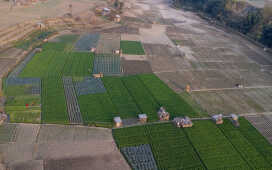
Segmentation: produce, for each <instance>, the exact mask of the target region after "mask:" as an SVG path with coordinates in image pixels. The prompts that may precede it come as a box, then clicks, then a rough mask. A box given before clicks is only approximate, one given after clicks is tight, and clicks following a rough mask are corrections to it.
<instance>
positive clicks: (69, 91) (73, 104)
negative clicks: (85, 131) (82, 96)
mask: <svg viewBox="0 0 272 170" xmlns="http://www.w3.org/2000/svg"><path fill="white" fill-rule="evenodd" d="M63 86H64V91H65V97H66V104H67V111H68V114H69V120H70V123H71V124H82V123H83V120H82V117H81V113H80V108H79V104H78V101H77V97H76V91H75V89H74V86H73V81H72V77H63Z"/></svg>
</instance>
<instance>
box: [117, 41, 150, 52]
mask: <svg viewBox="0 0 272 170" xmlns="http://www.w3.org/2000/svg"><path fill="white" fill-rule="evenodd" d="M120 48H121V49H122V53H123V54H134V55H144V54H145V52H144V49H143V47H142V44H141V42H138V41H121V42H120Z"/></svg>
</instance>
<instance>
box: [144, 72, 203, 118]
mask: <svg viewBox="0 0 272 170" xmlns="http://www.w3.org/2000/svg"><path fill="white" fill-rule="evenodd" d="M139 78H140V79H141V80H142V81H143V83H144V84H145V86H146V87H147V88H148V90H149V91H150V92H151V94H152V95H153V96H154V98H155V99H156V101H157V102H158V103H159V105H160V106H163V107H165V108H166V110H167V111H168V112H169V113H170V116H171V117H173V116H190V117H198V116H199V114H198V113H197V111H196V110H194V109H193V107H192V106H191V105H189V104H188V103H187V102H186V101H185V100H184V99H182V98H181V96H179V95H178V94H176V93H175V92H174V91H173V90H172V89H170V88H169V87H168V86H167V85H166V84H165V83H164V82H162V81H161V80H160V79H159V78H158V77H157V76H155V75H154V74H144V75H139Z"/></svg>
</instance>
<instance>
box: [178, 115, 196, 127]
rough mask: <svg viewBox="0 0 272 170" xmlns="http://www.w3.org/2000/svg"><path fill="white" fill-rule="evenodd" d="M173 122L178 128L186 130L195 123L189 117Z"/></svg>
mask: <svg viewBox="0 0 272 170" xmlns="http://www.w3.org/2000/svg"><path fill="white" fill-rule="evenodd" d="M173 122H174V124H175V125H176V126H177V127H178V128H180V127H183V128H186V127H192V126H193V122H192V121H191V119H190V118H189V117H188V116H185V117H184V118H180V117H176V118H174V120H173Z"/></svg>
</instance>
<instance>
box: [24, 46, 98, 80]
mask: <svg viewBox="0 0 272 170" xmlns="http://www.w3.org/2000/svg"><path fill="white" fill-rule="evenodd" d="M92 61H93V55H92V54H90V53H79V52H70V53H66V52H57V51H52V50H45V51H43V52H41V53H38V54H36V55H35V56H34V57H33V59H32V60H31V61H30V62H29V63H28V64H27V66H26V67H25V69H24V70H23V71H22V73H21V74H20V77H48V76H53V77H55V76H62V75H64V76H88V75H89V74H90V73H91V71H92V66H93V65H92ZM37 68H38V69H37Z"/></svg>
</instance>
